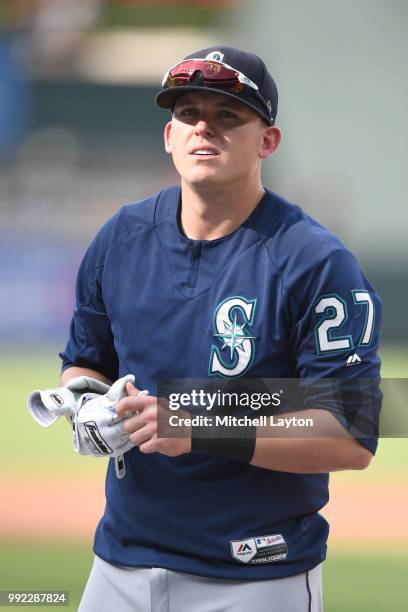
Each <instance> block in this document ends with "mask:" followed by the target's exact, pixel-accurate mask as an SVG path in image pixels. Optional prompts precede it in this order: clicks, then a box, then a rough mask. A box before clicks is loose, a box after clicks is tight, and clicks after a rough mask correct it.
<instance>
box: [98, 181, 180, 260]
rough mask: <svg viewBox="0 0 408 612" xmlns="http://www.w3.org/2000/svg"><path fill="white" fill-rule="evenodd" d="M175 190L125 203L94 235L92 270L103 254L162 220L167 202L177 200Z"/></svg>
mask: <svg viewBox="0 0 408 612" xmlns="http://www.w3.org/2000/svg"><path fill="white" fill-rule="evenodd" d="M178 194H179V187H177V186H174V187H168V188H166V189H163V190H161V191H159V192H157V193H155V194H153V195H151V196H149V197H148V198H145V199H144V200H140V201H138V202H134V203H131V204H125V205H124V206H122V207H121V208H119V210H118V211H117V212H116V213H115V214H114V215H112V217H110V218H109V219H108V220H107V221H106V222H105V223H104V225H103V226H102V227H101V228H100V229H99V231H98V232H97V234H96V236H95V238H94V240H93V241H92V242H91V244H90V246H89V249H88V253H92V254H93V257H92V259H93V261H94V265H95V266H96V267H98V266H100V265H103V262H104V260H105V258H106V254H107V252H108V251H109V250H110V249H111V248H113V247H114V246H116V245H118V244H121V243H122V242H125V241H126V240H129V239H131V238H133V237H134V236H136V235H137V234H140V233H143V232H146V231H147V232H148V231H149V230H151V229H153V227H154V226H155V225H156V224H157V223H160V220H161V219H162V218H166V217H167V216H168V214H170V213H169V212H168V211H169V209H170V208H171V206H170V203H173V202H174V200H176V199H178Z"/></svg>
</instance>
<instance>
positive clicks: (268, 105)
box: [266, 100, 272, 115]
mask: <svg viewBox="0 0 408 612" xmlns="http://www.w3.org/2000/svg"><path fill="white" fill-rule="evenodd" d="M266 105H267V107H268V108H269V114H270V115H272V103H271V101H270V100H268V101H267V103H266Z"/></svg>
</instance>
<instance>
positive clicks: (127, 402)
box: [116, 383, 156, 417]
mask: <svg viewBox="0 0 408 612" xmlns="http://www.w3.org/2000/svg"><path fill="white" fill-rule="evenodd" d="M128 384H130V383H128ZM132 386H133V385H132ZM133 389H135V387H133ZM135 390H136V393H131V394H130V395H129V396H128V397H125V398H123V399H122V400H121V401H120V402H119V403H118V405H117V407H116V414H117V415H118V417H123V416H125V414H126V413H127V412H130V413H132V412H143V410H144V409H145V408H146V407H147V406H151V405H152V404H155V403H156V398H155V397H152V396H150V395H138V393H139V391H137V389H135Z"/></svg>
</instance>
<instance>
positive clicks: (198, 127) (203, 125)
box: [195, 117, 214, 136]
mask: <svg viewBox="0 0 408 612" xmlns="http://www.w3.org/2000/svg"><path fill="white" fill-rule="evenodd" d="M195 133H196V134H197V136H201V135H203V134H213V133H214V126H213V125H212V123H211V122H210V121H209V120H208V117H201V118H200V119H199V120H198V121H197V123H196V124H195Z"/></svg>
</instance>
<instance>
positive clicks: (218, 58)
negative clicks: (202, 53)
mask: <svg viewBox="0 0 408 612" xmlns="http://www.w3.org/2000/svg"><path fill="white" fill-rule="evenodd" d="M205 59H208V60H213V61H214V62H222V61H223V59H224V53H221V51H211V53H209V54H208V55H206V57H205Z"/></svg>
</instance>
